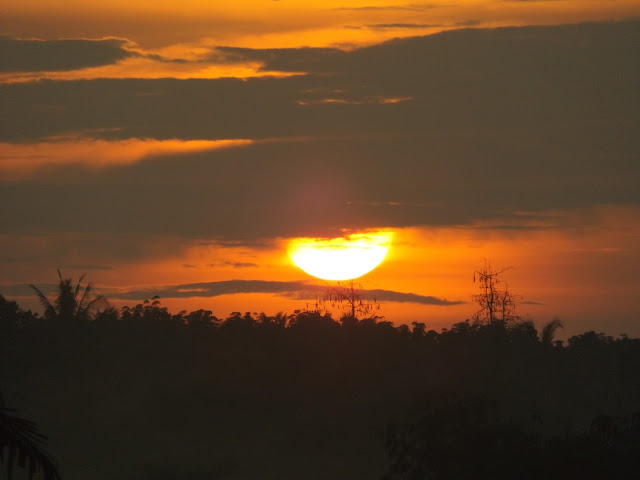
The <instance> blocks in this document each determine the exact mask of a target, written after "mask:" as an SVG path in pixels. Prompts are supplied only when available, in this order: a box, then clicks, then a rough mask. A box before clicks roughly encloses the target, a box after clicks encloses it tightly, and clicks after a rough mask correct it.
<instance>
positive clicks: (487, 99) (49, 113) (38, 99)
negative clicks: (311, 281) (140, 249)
mask: <svg viewBox="0 0 640 480" xmlns="http://www.w3.org/2000/svg"><path fill="white" fill-rule="evenodd" d="M639 27H640V22H621V23H604V24H583V25H570V26H560V27H523V28H505V29H495V30H461V31H451V32H445V33H442V34H438V35H432V36H426V37H416V38H411V39H402V40H394V41H390V42H386V43H384V44H381V45H376V46H371V47H367V48H363V49H359V50H355V51H351V52H343V51H339V50H335V49H320V50H318V49H299V50H292V49H269V50H254V49H226V50H225V49H223V50H222V51H223V52H226V53H225V54H229V55H232V56H237V57H238V59H239V60H243V59H247V58H252V59H254V60H259V61H262V62H264V63H265V65H264V68H267V69H268V68H274V67H275V66H277V67H278V68H289V69H291V70H292V71H294V70H295V71H297V70H303V71H308V72H310V73H308V74H306V75H296V76H293V77H288V78H253V79H246V80H240V79H217V80H175V79H162V80H136V79H124V80H93V81H82V82H80V81H70V82H36V83H31V84H19V85H18V84H15V85H2V86H0V103H2V105H3V112H2V117H1V120H0V122H1V123H0V136H1V137H2V139H3V140H4V141H5V142H10V143H15V142H18V141H20V142H25V143H29V142H34V141H38V140H40V139H42V138H47V137H52V136H56V135H62V134H64V133H65V132H69V131H80V130H87V131H98V132H99V131H104V130H103V129H112V130H109V131H110V132H111V133H110V135H111V136H112V137H111V138H121V139H122V138H125V139H126V138H155V139H181V140H185V139H193V140H203V139H206V140H216V139H229V138H243V139H248V140H250V141H252V142H253V143H251V144H248V145H245V146H244V147H243V148H241V149H227V150H215V151H214V150H212V151H206V152H202V151H190V152H185V153H181V154H178V153H166V154H164V155H162V154H161V155H154V156H153V158H142V159H140V160H139V161H136V162H135V163H131V164H128V165H119V166H110V167H109V168H105V169H101V170H92V171H87V170H79V169H77V168H75V167H70V166H66V167H64V168H63V167H60V168H59V169H55V170H50V171H48V172H47V176H46V178H44V176H43V177H42V178H40V177H38V176H35V177H33V178H29V179H25V180H23V181H20V182H13V183H8V182H3V183H0V203H1V204H2V205H4V210H3V221H2V223H1V224H0V232H7V233H10V234H16V233H20V232H34V231H36V232H52V231H56V232H71V231H73V232H90V233H93V234H107V233H111V234H124V233H133V234H140V235H145V234H174V235H176V234H177V235H183V236H186V237H198V238H211V239H215V240H217V241H221V242H240V243H250V242H256V241H260V240H261V239H270V238H276V237H280V238H283V237H284V238H286V237H294V236H336V235H339V234H340V232H341V229H342V228H351V229H359V228H375V227H407V226H417V225H436V226H438V225H460V224H475V223H477V222H479V221H480V222H489V223H487V225H489V228H491V227H492V226H493V227H494V228H496V227H500V226H502V228H505V229H514V228H522V224H521V222H517V221H515V220H514V218H517V217H518V215H517V212H522V211H534V210H536V211H540V210H570V209H579V208H590V207H593V206H596V205H601V204H618V205H619V204H638V203H640V191H639V190H638V188H637V181H636V179H637V178H638V177H639V176H640V154H639V153H638V152H640V137H638V135H637V125H638V121H639V118H638V112H640V95H638V93H637V85H638V81H639V80H640V60H639V58H640V56H638V55H637V53H638V52H637V48H636V47H635V45H637V44H638V41H639V40H640V39H639V37H640V28H639ZM78 92H82V95H80V94H79V93H78ZM327 98H333V99H337V100H339V101H335V102H326V101H323V100H326V99H327ZM376 98H377V99H388V98H396V99H399V98H410V99H411V100H410V101H409V100H407V101H402V102H397V103H384V102H378V103H375V102H367V101H364V100H366V99H376ZM301 102H302V103H304V104H301ZM101 129H102V130H101ZM88 158H89V161H91V160H90V155H88ZM136 158H138V157H136ZM25 161H28V159H25ZM114 192H117V194H114ZM51 199H55V202H52V201H51ZM79 199H80V200H79ZM202 212H207V216H208V218H209V219H214V220H212V221H206V222H205V221H202ZM497 220H499V222H497ZM490 221H493V223H491V222H490ZM526 228H531V225H527V226H526Z"/></svg>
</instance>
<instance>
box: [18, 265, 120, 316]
mask: <svg viewBox="0 0 640 480" xmlns="http://www.w3.org/2000/svg"><path fill="white" fill-rule="evenodd" d="M85 276H86V274H84V273H83V274H82V275H81V276H80V278H79V279H78V283H77V284H76V286H75V287H74V286H73V284H72V280H71V279H70V278H66V279H63V278H62V273H60V270H59V269H58V278H59V279H60V283H58V294H57V296H56V299H55V300H54V302H53V303H51V301H50V300H49V299H48V298H47V296H46V295H45V294H44V293H43V292H42V291H41V290H40V289H39V288H38V287H36V286H35V285H29V286H30V287H31V289H32V290H33V291H34V292H35V293H36V295H37V296H38V299H39V300H40V303H41V304H42V306H43V307H44V316H45V318H49V319H51V318H57V319H60V320H63V321H66V322H71V321H74V320H76V321H78V320H90V319H92V318H93V317H94V315H95V314H97V313H98V312H99V311H100V308H101V307H102V308H103V309H104V308H107V307H108V306H109V303H108V302H107V300H106V298H105V297H103V296H102V295H98V296H96V297H92V295H91V290H92V289H93V284H92V283H88V284H87V285H86V287H84V291H82V285H81V284H82V280H84V277H85ZM81 293H82V294H81Z"/></svg>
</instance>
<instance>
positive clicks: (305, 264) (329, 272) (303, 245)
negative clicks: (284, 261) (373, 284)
mask: <svg viewBox="0 0 640 480" xmlns="http://www.w3.org/2000/svg"><path fill="white" fill-rule="evenodd" d="M392 239H393V234H392V233H390V232H375V233H356V234H351V235H348V236H346V237H340V238H332V239H330V240H322V239H316V238H297V239H295V240H292V241H291V242H290V243H289V248H288V250H289V257H291V260H292V261H293V263H295V264H296V266H297V267H298V268H300V269H302V270H304V271H305V272H307V273H308V274H309V275H313V276H314V277H318V278H321V279H323V280H351V279H353V278H358V277H361V276H362V275H364V274H365V273H368V272H370V271H371V270H373V269H374V268H376V267H377V266H378V265H380V263H382V261H383V260H384V258H385V257H386V255H387V252H388V251H389V247H390V246H391V241H392Z"/></svg>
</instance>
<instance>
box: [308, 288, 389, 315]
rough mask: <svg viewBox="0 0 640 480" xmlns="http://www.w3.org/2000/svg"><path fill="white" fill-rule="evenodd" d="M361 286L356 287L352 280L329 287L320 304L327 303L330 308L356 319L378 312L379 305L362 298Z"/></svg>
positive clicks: (374, 301) (374, 300)
mask: <svg viewBox="0 0 640 480" xmlns="http://www.w3.org/2000/svg"><path fill="white" fill-rule="evenodd" d="M362 292H363V289H362V286H361V285H357V284H356V283H355V281H354V280H349V281H348V282H346V283H343V282H338V283H337V284H336V285H335V286H332V287H329V289H328V290H327V293H326V294H325V297H324V299H322V300H321V302H320V303H321V304H323V305H324V304H326V303H329V304H330V305H331V306H332V307H338V308H340V309H341V310H342V311H343V312H344V313H345V316H348V317H350V318H358V316H366V315H370V314H371V313H373V312H375V311H377V310H380V304H379V303H378V302H377V301H376V299H375V298H374V299H373V300H369V299H367V298H365V297H364V295H363V293H362Z"/></svg>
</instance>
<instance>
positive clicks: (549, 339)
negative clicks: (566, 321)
mask: <svg viewBox="0 0 640 480" xmlns="http://www.w3.org/2000/svg"><path fill="white" fill-rule="evenodd" d="M562 327H563V325H562V322H561V321H560V320H559V319H557V318H554V319H553V320H551V321H550V322H548V323H546V324H545V326H544V327H542V334H541V335H540V341H541V342H542V343H544V344H545V345H551V344H552V343H553V339H554V338H555V336H556V331H557V330H558V329H559V328H562Z"/></svg>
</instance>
